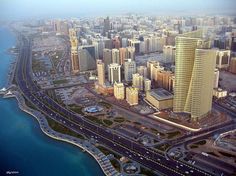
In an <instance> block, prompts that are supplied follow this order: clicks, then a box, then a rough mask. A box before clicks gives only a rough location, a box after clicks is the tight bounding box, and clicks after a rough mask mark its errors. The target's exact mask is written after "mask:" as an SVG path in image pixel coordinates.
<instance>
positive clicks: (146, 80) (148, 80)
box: [144, 79, 151, 92]
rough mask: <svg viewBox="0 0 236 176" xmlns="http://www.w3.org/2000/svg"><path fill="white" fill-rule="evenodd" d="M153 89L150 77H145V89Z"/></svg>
mask: <svg viewBox="0 0 236 176" xmlns="http://www.w3.org/2000/svg"><path fill="white" fill-rule="evenodd" d="M150 90H151V80H150V79H144V91H145V92H146V91H150Z"/></svg>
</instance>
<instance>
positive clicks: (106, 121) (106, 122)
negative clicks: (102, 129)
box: [103, 119, 113, 126]
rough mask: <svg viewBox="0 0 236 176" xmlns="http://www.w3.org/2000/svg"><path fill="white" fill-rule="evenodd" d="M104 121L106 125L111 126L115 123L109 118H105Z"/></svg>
mask: <svg viewBox="0 0 236 176" xmlns="http://www.w3.org/2000/svg"><path fill="white" fill-rule="evenodd" d="M103 123H104V124H105V125H106V126H111V125H112V124H113V122H112V121H111V120H108V119H104V120H103Z"/></svg>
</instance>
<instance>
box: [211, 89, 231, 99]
mask: <svg viewBox="0 0 236 176" xmlns="http://www.w3.org/2000/svg"><path fill="white" fill-rule="evenodd" d="M227 93H228V92H227V90H223V89H220V88H218V89H213V96H214V97H216V98H223V97H226V96H227Z"/></svg>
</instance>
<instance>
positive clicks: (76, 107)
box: [69, 105, 84, 115]
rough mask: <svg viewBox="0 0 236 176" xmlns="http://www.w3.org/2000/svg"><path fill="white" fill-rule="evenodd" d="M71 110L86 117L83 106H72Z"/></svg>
mask: <svg viewBox="0 0 236 176" xmlns="http://www.w3.org/2000/svg"><path fill="white" fill-rule="evenodd" d="M69 109H70V110H72V111H74V112H76V113H78V114H81V115H84V112H83V107H82V106H77V105H70V106H69Z"/></svg>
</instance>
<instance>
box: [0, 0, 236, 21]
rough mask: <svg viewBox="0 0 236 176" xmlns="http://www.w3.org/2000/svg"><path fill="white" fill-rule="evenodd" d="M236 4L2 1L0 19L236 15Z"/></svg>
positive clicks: (223, 0) (211, 0) (229, 0)
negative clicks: (141, 14)
mask: <svg viewBox="0 0 236 176" xmlns="http://www.w3.org/2000/svg"><path fill="white" fill-rule="evenodd" d="M235 7H236V0H0V19H14V18H30V17H39V18H41V17H79V16H82V15H83V16H95V15H112V14H119V13H127V12H137V13H153V14H155V13H165V14H174V13H184V12H189V13H196V12H198V11H201V12H222V11H224V12H226V11H231V12H232V11H233V10H234V11H235Z"/></svg>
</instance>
